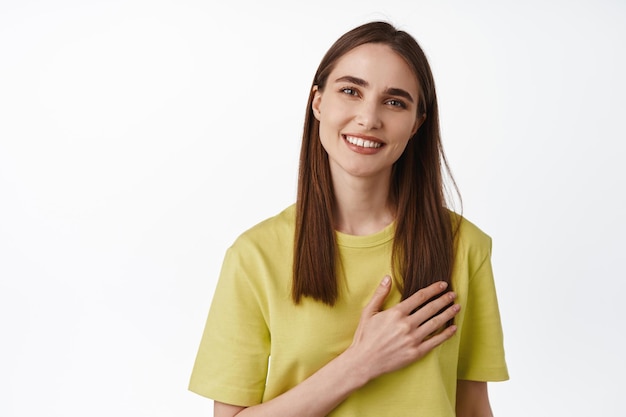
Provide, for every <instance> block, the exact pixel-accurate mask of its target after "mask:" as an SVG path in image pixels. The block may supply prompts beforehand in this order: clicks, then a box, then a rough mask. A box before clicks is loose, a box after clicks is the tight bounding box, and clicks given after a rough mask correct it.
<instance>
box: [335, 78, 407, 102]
mask: <svg viewBox="0 0 626 417" xmlns="http://www.w3.org/2000/svg"><path fill="white" fill-rule="evenodd" d="M335 82H349V83H352V84H356V85H358V86H359V87H369V85H370V83H368V82H367V81H365V80H364V79H362V78H358V77H354V76H352V75H344V76H343V77H339V78H337V79H336V80H335ZM385 93H386V94H389V95H392V96H398V97H404V98H406V99H407V100H409V101H410V102H411V103H413V102H414V101H413V96H411V94H409V92H408V91H406V90H403V89H401V88H395V87H390V88H388V89H386V90H385Z"/></svg>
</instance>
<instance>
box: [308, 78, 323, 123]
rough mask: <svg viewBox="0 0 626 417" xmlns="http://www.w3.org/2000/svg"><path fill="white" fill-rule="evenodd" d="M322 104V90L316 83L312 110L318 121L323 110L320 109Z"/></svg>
mask: <svg viewBox="0 0 626 417" xmlns="http://www.w3.org/2000/svg"><path fill="white" fill-rule="evenodd" d="M321 104H322V92H321V91H320V89H319V88H318V87H317V86H316V85H314V86H313V100H312V101H311V110H313V115H314V116H315V118H316V119H317V120H318V121H319V120H320V114H322V112H321V111H320V106H321Z"/></svg>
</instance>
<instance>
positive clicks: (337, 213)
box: [333, 171, 395, 236]
mask: <svg viewBox="0 0 626 417" xmlns="http://www.w3.org/2000/svg"><path fill="white" fill-rule="evenodd" d="M390 179H391V171H390V172H389V174H388V175H378V176H376V177H372V178H358V177H352V176H342V177H337V176H335V175H333V188H334V191H335V202H336V206H335V210H334V218H335V228H336V230H338V231H339V232H342V233H346V234H350V235H357V236H365V235H371V234H373V233H377V232H379V231H381V230H382V229H384V228H385V227H387V226H388V225H389V224H390V223H391V222H393V220H394V217H395V216H394V210H393V208H392V207H391V205H390V204H389V184H390Z"/></svg>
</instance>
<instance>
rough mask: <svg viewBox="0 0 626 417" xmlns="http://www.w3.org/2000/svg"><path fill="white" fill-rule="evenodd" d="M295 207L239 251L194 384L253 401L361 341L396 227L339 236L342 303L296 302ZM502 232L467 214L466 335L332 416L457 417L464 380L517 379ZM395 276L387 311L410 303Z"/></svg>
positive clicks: (245, 239) (245, 240)
mask: <svg viewBox="0 0 626 417" xmlns="http://www.w3.org/2000/svg"><path fill="white" fill-rule="evenodd" d="M294 228H295V206H291V207H289V208H287V209H286V210H284V211H283V212H282V213H280V214H278V215H277V216H275V217H272V218H270V219H268V220H265V221H264V222H261V223H260V224H258V225H256V226H254V227H253V228H251V229H250V230H248V231H246V232H245V233H243V234H242V235H241V236H240V237H239V238H238V239H237V240H236V241H235V243H234V244H233V245H232V246H231V247H230V248H229V249H228V251H227V253H226V256H225V259H224V263H223V266H222V271H221V274H220V278H219V281H218V284H217V287H216V290H215V294H214V297H213V301H212V304H211V308H210V311H209V316H208V319H207V322H206V327H205V330H204V334H203V337H202V340H201V343H200V348H199V351H198V355H197V358H196V362H195V366H194V368H193V372H192V375H191V381H190V384H189V389H190V390H191V391H193V392H196V393H198V394H200V395H203V396H205V397H208V398H212V399H214V400H217V401H221V402H224V403H229V404H235V405H240V406H251V405H255V404H258V403H261V402H266V401H269V400H270V399H272V398H274V397H276V396H278V395H280V394H281V393H283V392H285V391H287V390H289V389H290V388H292V387H294V386H296V385H298V384H299V383H300V382H302V381H303V380H304V379H306V378H307V377H308V376H310V375H311V374H313V373H314V372H315V371H317V370H318V369H319V368H321V367H323V366H324V365H325V364H327V363H328V362H330V361H331V360H332V359H333V358H335V357H336V356H338V355H339V354H340V353H342V352H343V351H344V350H345V349H346V348H347V347H348V346H349V345H350V344H351V343H352V338H353V335H354V332H355V330H356V328H357V325H358V322H359V318H360V314H361V310H362V309H363V308H364V307H365V305H366V304H367V303H368V302H369V301H370V299H371V297H372V295H373V293H374V290H375V289H376V288H377V286H378V285H379V283H380V281H381V279H382V277H383V276H385V275H387V274H389V275H391V250H392V243H393V233H394V225H393V224H392V225H390V226H388V227H387V228H385V229H384V230H382V231H380V232H379V233H376V234H373V235H370V236H351V235H346V234H342V233H337V239H338V245H339V255H340V259H341V267H340V268H339V277H338V282H339V283H340V287H339V288H340V296H339V299H338V301H337V303H336V304H335V306H333V307H329V306H327V305H325V304H323V303H320V302H316V301H313V300H311V299H309V298H305V299H303V301H302V302H301V304H300V305H295V304H294V303H293V301H292V299H291V281H292V265H293V262H292V257H293V245H294ZM490 256H491V239H490V238H489V237H488V236H487V235H485V234H484V233H483V232H482V231H480V230H479V229H478V228H477V227H476V226H474V225H473V224H471V223H470V222H468V221H467V220H463V221H462V225H461V229H460V236H459V244H458V247H457V253H456V261H455V267H454V275H453V289H454V291H455V292H456V293H457V302H458V303H459V304H461V311H460V313H459V314H458V315H457V317H456V318H455V322H456V324H457V326H458V330H457V333H456V334H455V336H453V337H452V338H451V339H450V340H448V341H446V342H445V343H444V344H443V345H441V346H439V347H437V348H436V349H434V350H433V351H431V352H430V353H429V354H428V355H427V356H425V357H424V358H422V359H420V360H418V361H417V362H415V363H413V364H411V365H409V366H407V367H405V368H403V369H400V370H398V371H395V372H392V373H389V374H386V375H383V376H381V377H379V378H377V379H375V380H372V381H370V382H369V383H368V384H366V385H365V386H364V387H362V388H361V389H359V390H357V391H355V392H353V393H352V394H351V395H350V396H349V397H348V398H347V399H346V400H345V401H344V402H343V403H341V404H340V405H339V406H338V407H337V408H335V409H334V410H333V411H332V412H331V413H330V414H329V416H333V417H348V416H350V417H352V416H358V417H367V416H376V417H380V416H394V417H402V416H429V417H439V416H451V417H453V416H455V411H454V410H455V399H456V381H457V379H468V380H475V381H501V380H506V379H508V373H507V367H506V363H505V359H504V349H503V339H502V329H501V324H500V315H499V311H498V303H497V299H496V292H495V287H494V281H493V275H492V271H491V262H490ZM400 298H401V297H400V293H399V291H398V289H397V286H396V285H395V284H394V285H393V288H392V291H391V294H390V295H389V297H388V298H387V300H386V303H385V306H384V307H385V308H388V307H391V306H393V305H395V304H397V303H398V302H399V301H400Z"/></svg>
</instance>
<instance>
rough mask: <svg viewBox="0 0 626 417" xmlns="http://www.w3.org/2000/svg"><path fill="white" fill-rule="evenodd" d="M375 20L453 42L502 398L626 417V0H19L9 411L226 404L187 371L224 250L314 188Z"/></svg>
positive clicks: (13, 54) (5, 130)
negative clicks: (325, 134) (306, 162)
mask: <svg viewBox="0 0 626 417" xmlns="http://www.w3.org/2000/svg"><path fill="white" fill-rule="evenodd" d="M261 3H263V5H260V4H261ZM385 3H394V4H389V5H385ZM373 19H388V20H390V21H392V22H393V23H395V24H397V25H399V26H401V27H403V28H405V29H406V30H408V31H409V32H410V33H412V34H413V35H415V37H416V38H417V39H418V41H419V42H420V43H421V44H422V46H423V47H424V49H425V51H426V52H427V54H428V56H429V57H430V59H431V64H432V66H433V70H434V73H435V77H436V80H437V83H438V92H439V97H440V104H441V117H442V129H443V133H444V140H445V145H446V149H447V152H448V156H449V159H450V163H451V165H452V168H453V171H454V174H455V175H456V178H457V180H458V183H459V185H460V187H461V191H462V194H463V197H464V207H465V214H466V216H467V217H468V218H469V219H470V220H472V221H474V222H475V223H477V224H478V225H479V226H481V228H483V229H484V230H485V231H486V232H488V233H489V234H490V235H491V236H492V237H493V238H494V267H495V271H496V273H497V286H498V292H499V296H500V303H501V309H502V316H503V321H504V327H505V336H506V349H507V358H508V362H509V367H510V373H511V378H512V379H511V380H510V381H509V382H505V383H497V384H492V385H491V397H492V404H493V408H494V411H495V412H496V414H497V415H499V416H509V417H514V416H524V417H527V416H565V415H567V416H591V415H595V416H603V417H608V416H624V415H626V406H625V405H624V402H623V400H622V399H621V398H620V395H621V394H622V392H621V391H622V389H623V387H624V384H623V382H622V377H623V375H624V374H625V373H626V365H625V360H624V351H625V350H626V343H625V342H624V335H623V334H624V324H623V319H622V317H621V316H622V309H621V308H619V302H620V301H622V300H623V295H622V294H623V293H624V290H625V289H626V285H625V284H624V281H625V279H624V278H626V277H625V273H624V270H623V265H624V261H623V259H624V255H623V252H624V249H626V245H625V243H624V235H625V234H626V222H625V221H624V215H625V213H626V198H625V191H624V189H625V184H624V183H625V179H626V170H625V169H624V167H623V165H622V162H623V160H624V159H625V158H626V155H625V152H624V146H623V143H622V142H623V141H624V140H626V128H625V127H624V114H625V112H626V82H625V81H624V74H626V56H625V48H624V39H626V25H624V22H626V3H624V2H623V1H620V0H614V1H610V0H604V1H599V0H596V1H591V0H590V1H585V2H583V1H539V0H533V1H525V2H521V1H516V0H510V1H498V2H496V1H493V2H488V1H437V2H435V1H432V2H429V1H422V0H413V1H403V2H381V1H363V0H359V1H356V0H353V1H349V2H338V1H319V0H318V1H316V2H314V3H311V4H310V5H309V4H304V3H300V2H295V1H291V2H290V1H283V2H279V1H273V2H271V1H270V2H254V1H252V0H249V1H240V2H236V1H231V2H227V1H215V2H212V1H199V0H197V1H194V0H177V1H173V0H172V1H165V0H158V1H148V0H143V1H142V0H132V1H121V0H109V1H104V0H103V1H78V0H76V1H70V0H58V1H55V2H48V1H34V0H28V1H24V0H21V1H18V0H13V1H11V0H4V1H2V3H0V332H1V337H2V342H1V343H0V415H2V416H10V417H13V416H16V417H17V416H31V415H32V416H34V415H42V416H49V417H51V416H63V417H67V416H83V415H89V416H94V417H95V416H110V415H123V416H173V415H176V416H180V415H188V416H207V415H211V412H210V410H211V407H212V406H211V401H210V400H206V399H204V398H202V397H199V396H197V395H195V394H192V393H189V392H188V391H186V386H187V382H188V378H189V373H190V371H191V367H192V364H193V360H194V357H195V353H196V349H197V345H198V342H199V338H200V334H201V331H202V327H203V325H204V320H205V318H206V313H207V311H208V307H209V304H210V300H211V295H212V291H213V287H214V285H215V279H216V277H217V274H218V271H219V268H220V264H221V261H222V256H223V254H224V251H225V249H226V247H227V246H228V245H229V244H230V243H231V242H232V240H233V239H234V238H235V237H236V236H237V235H238V234H239V233H240V232H242V231H243V230H244V229H246V228H248V227H249V226H251V225H253V224H254V223H256V222H257V221H259V220H261V219H263V218H265V217H267V216H269V215H272V214H274V213H276V212H277V211H279V210H281V209H282V208H283V207H285V206H286V205H288V204H290V203H291V202H292V201H293V199H294V195H295V183H296V169H297V157H298V150H299V141H300V133H301V125H302V120H303V115H304V106H305V101H306V97H307V93H308V91H307V89H308V87H309V84H310V81H311V78H312V76H313V73H314V70H315V68H316V66H317V64H318V62H319V60H320V58H321V56H322V54H323V53H324V52H325V50H326V49H327V48H328V47H329V46H330V44H331V43H332V42H333V41H334V40H335V39H336V38H337V37H338V36H339V35H341V34H342V33H343V32H345V31H346V30H348V29H350V28H352V27H353V26H356V25H358V24H360V23H364V22H366V21H369V20H373Z"/></svg>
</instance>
